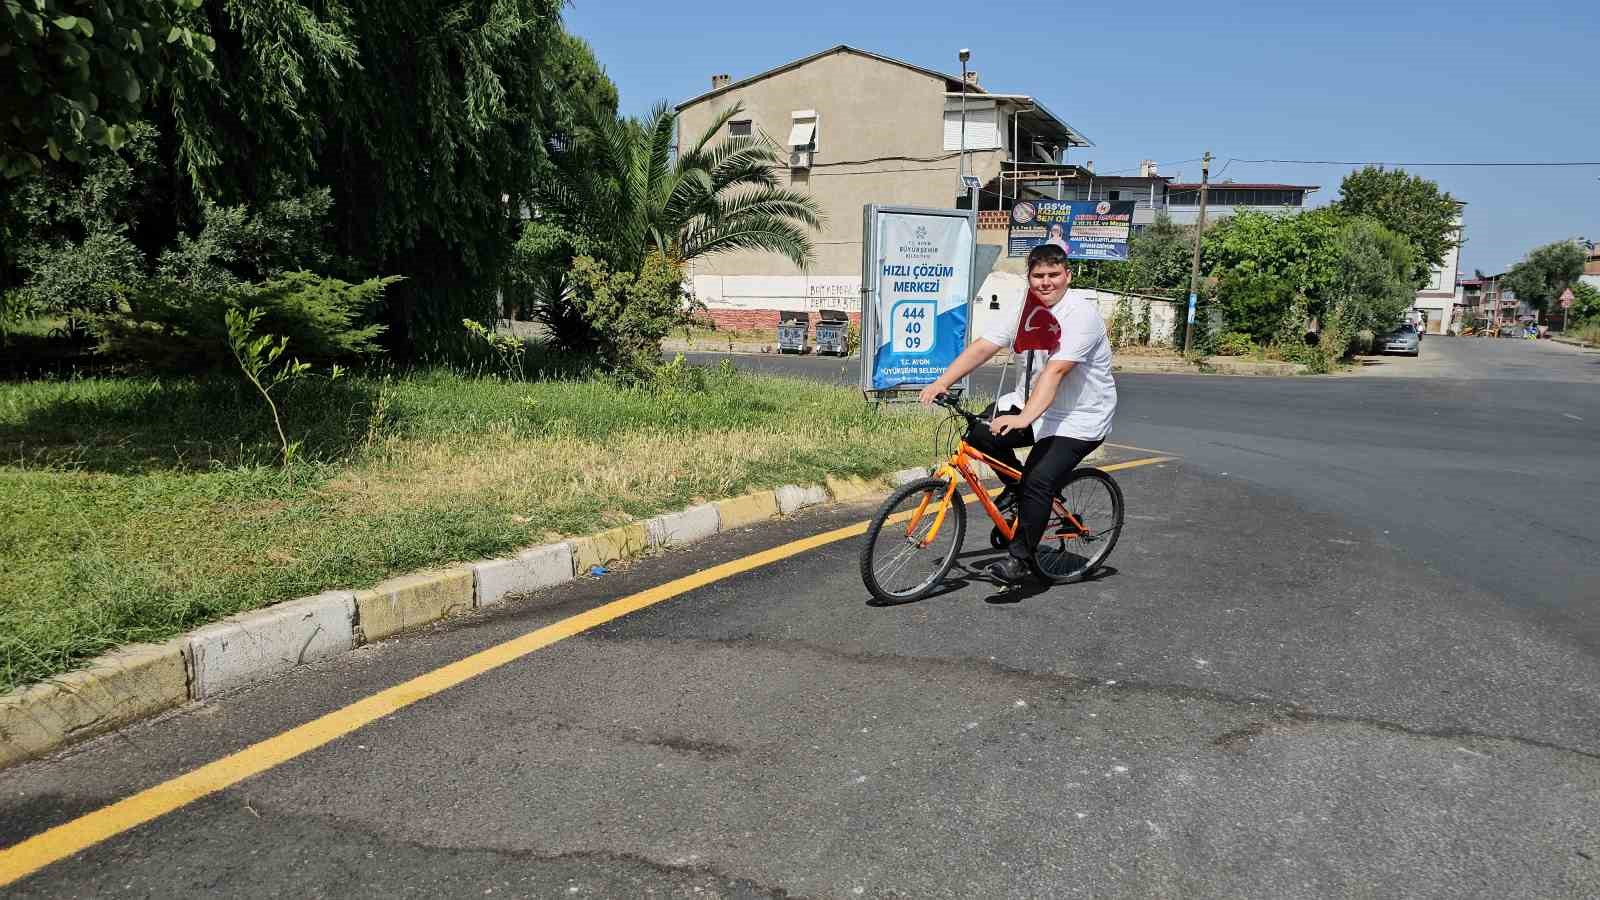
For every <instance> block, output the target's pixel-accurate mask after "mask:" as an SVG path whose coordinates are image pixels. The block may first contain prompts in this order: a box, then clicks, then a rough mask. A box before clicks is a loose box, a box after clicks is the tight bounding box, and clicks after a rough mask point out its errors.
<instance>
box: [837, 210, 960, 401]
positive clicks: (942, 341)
mask: <svg viewBox="0 0 1600 900" xmlns="http://www.w3.org/2000/svg"><path fill="white" fill-rule="evenodd" d="M864 218H865V222H864V234H863V240H862V279H861V289H862V294H863V295H864V300H865V302H864V303H863V304H862V310H861V388H862V390H864V391H869V392H871V391H892V390H905V389H910V388H921V387H924V386H926V385H929V384H932V383H933V381H934V380H935V379H937V378H938V377H939V376H940V375H941V374H943V373H944V370H945V369H946V368H947V367H949V365H950V363H951V362H953V361H955V358H956V357H957V356H959V355H960V354H961V351H962V350H965V349H966V347H967V341H968V332H969V328H968V322H969V321H970V308H969V307H970V304H971V301H972V291H973V287H974V286H973V284H972V273H973V259H974V253H975V251H976V247H977V216H976V214H975V213H972V212H970V211H967V210H959V209H917V208H908V207H890V206H876V205H868V206H867V207H866V209H865V215H864Z"/></svg>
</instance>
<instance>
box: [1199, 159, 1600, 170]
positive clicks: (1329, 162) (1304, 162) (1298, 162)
mask: <svg viewBox="0 0 1600 900" xmlns="http://www.w3.org/2000/svg"><path fill="white" fill-rule="evenodd" d="M1228 162H1230V163H1234V162H1242V163H1275V164H1278V165H1286V166H1395V167H1397V168H1398V167H1401V166H1410V167H1412V168H1421V167H1422V166H1452V167H1460V168H1511V167H1526V168H1575V167H1584V166H1600V162H1348V161H1340V160H1333V159H1230V160H1228Z"/></svg>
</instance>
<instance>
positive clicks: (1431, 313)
mask: <svg viewBox="0 0 1600 900" xmlns="http://www.w3.org/2000/svg"><path fill="white" fill-rule="evenodd" d="M1465 205H1466V204H1464V203H1458V204H1457V206H1458V207H1460V206H1465ZM1451 242H1452V243H1451V246H1450V250H1449V252H1447V253H1446V254H1445V256H1444V261H1443V262H1441V263H1440V264H1439V265H1437V266H1434V267H1433V274H1432V276H1431V278H1430V279H1429V281H1428V283H1427V284H1425V285H1423V287H1422V289H1421V290H1419V291H1417V299H1416V302H1415V303H1413V304H1412V309H1415V310H1416V311H1417V313H1418V314H1419V316H1420V317H1421V322H1420V324H1421V325H1423V327H1424V328H1425V330H1426V331H1427V332H1428V333H1429V334H1452V333H1454V332H1457V331H1460V330H1461V326H1460V324H1459V323H1458V322H1457V318H1458V317H1457V314H1456V293H1457V291H1456V282H1457V280H1458V278H1459V277H1460V273H1459V272H1457V271H1456V267H1457V266H1458V265H1460V264H1461V215H1460V213H1457V214H1456V223H1455V231H1454V232H1452V234H1451ZM1464 297H1465V292H1463V298H1464ZM1463 302H1465V300H1464V299H1463Z"/></svg>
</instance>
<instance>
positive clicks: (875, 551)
mask: <svg viewBox="0 0 1600 900" xmlns="http://www.w3.org/2000/svg"><path fill="white" fill-rule="evenodd" d="M946 493H953V494H954V496H953V497H951V501H950V506H949V511H948V512H946V513H945V516H944V521H943V522H938V519H939V508H940V504H941V503H943V501H944V497H945V494H946ZM936 522H938V526H939V527H938V531H934V524H935V523H936ZM966 535H967V505H966V503H965V502H963V501H962V498H961V493H960V491H959V490H958V489H957V487H956V486H955V485H952V484H950V483H949V482H947V481H941V480H939V479H937V478H924V479H921V480H919V481H913V482H911V483H909V484H906V485H902V486H901V487H900V488H899V489H898V490H896V491H895V492H894V493H893V494H890V495H889V499H888V500H885V501H884V502H883V506H882V507H880V508H879V509H878V512H877V513H876V514H875V515H873V517H872V521H871V523H869V524H868V525H867V541H866V544H865V545H863V546H862V548H861V583H862V584H864V585H866V587H867V590H868V591H869V592H871V594H872V596H873V597H876V598H877V599H878V600H879V601H880V602H882V603H910V602H911V601H913V600H920V599H922V598H923V597H926V596H927V595H928V594H930V593H932V592H933V590H934V589H935V588H937V587H938V586H939V583H940V582H942V581H943V580H944V577H945V575H946V574H948V573H949V571H950V567H951V566H953V565H955V562H956V554H957V553H959V552H961V543H962V541H964V540H965V539H966Z"/></svg>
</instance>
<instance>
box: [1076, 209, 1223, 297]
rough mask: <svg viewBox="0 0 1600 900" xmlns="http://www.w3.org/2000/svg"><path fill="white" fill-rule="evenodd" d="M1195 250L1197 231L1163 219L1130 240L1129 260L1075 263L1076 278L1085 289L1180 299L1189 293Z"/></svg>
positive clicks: (1158, 219)
mask: <svg viewBox="0 0 1600 900" xmlns="http://www.w3.org/2000/svg"><path fill="white" fill-rule="evenodd" d="M1193 248H1194V229H1193V228H1192V227H1189V226H1184V225H1178V224H1175V223H1174V222H1173V221H1172V220H1171V219H1170V218H1168V217H1167V216H1165V215H1161V216H1158V217H1157V218H1156V221H1155V222H1153V223H1152V224H1150V225H1146V226H1145V227H1144V228H1143V229H1141V230H1140V231H1139V232H1137V233H1136V234H1134V235H1133V236H1132V237H1131V238H1130V239H1129V241H1128V258H1127V260H1125V261H1115V262H1113V261H1106V260H1082V261H1079V262H1075V263H1074V264H1073V278H1074V279H1075V281H1076V282H1077V283H1078V284H1079V285H1081V286H1090V287H1096V288H1105V289H1107V290H1124V291H1132V292H1134V293H1138V294H1154V295H1159V296H1166V297H1178V296H1182V295H1186V294H1187V292H1188V290H1189V264H1190V254H1191V252H1192V250H1193Z"/></svg>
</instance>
